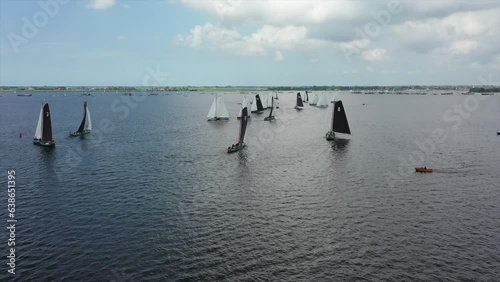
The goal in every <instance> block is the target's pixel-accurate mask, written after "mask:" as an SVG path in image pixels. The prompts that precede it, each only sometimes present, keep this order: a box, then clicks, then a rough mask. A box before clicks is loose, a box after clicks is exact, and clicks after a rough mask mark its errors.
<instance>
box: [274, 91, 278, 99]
mask: <svg viewBox="0 0 500 282" xmlns="http://www.w3.org/2000/svg"><path fill="white" fill-rule="evenodd" d="M274 100H278V91H276V98H274Z"/></svg>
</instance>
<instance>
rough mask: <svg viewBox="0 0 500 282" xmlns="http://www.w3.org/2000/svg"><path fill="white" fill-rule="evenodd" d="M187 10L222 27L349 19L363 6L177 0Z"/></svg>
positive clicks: (345, 0) (341, 1)
mask: <svg viewBox="0 0 500 282" xmlns="http://www.w3.org/2000/svg"><path fill="white" fill-rule="evenodd" d="M181 2H182V3H183V4H185V5H187V6H189V7H191V8H194V9H198V10H202V11H205V12H208V13H209V14H211V15H213V16H216V17H217V18H218V20H219V21H220V22H221V23H223V24H224V25H235V24H236V25H237V24H241V23H243V22H245V21H246V20H254V21H258V22H263V23H265V24H271V25H278V26H280V25H289V24H291V23H294V24H304V23H321V22H325V21H328V20H332V19H349V18H351V19H352V17H353V15H354V14H359V12H360V9H359V7H361V6H362V4H363V3H358V2H357V1H349V0H336V1H323V0H308V1H304V0H298V1H282V0H267V1H262V0H257V1H238V0H212V1H199V0H181Z"/></svg>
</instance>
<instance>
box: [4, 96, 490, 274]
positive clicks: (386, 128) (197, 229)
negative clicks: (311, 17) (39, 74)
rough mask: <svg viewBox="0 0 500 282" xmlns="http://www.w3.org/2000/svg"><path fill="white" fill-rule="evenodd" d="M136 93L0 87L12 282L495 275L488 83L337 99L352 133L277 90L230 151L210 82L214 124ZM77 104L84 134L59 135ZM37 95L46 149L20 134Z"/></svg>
mask: <svg viewBox="0 0 500 282" xmlns="http://www.w3.org/2000/svg"><path fill="white" fill-rule="evenodd" d="M138 95H139V93H135V94H134V96H132V97H128V96H121V95H120V94H115V93H110V94H108V93H96V94H94V96H91V97H83V96H79V93H78V94H75V93H63V92H58V93H34V94H33V96H32V97H18V96H16V95H15V94H13V93H3V97H0V142H1V144H3V146H2V148H1V149H0V160H1V169H2V173H1V175H2V181H0V183H2V186H3V187H4V188H3V190H4V192H2V193H0V202H1V203H3V204H2V205H3V207H2V208H1V209H0V220H2V221H3V222H4V224H3V226H4V227H2V228H1V229H0V230H1V232H0V235H1V237H2V238H4V239H3V240H2V243H1V244H2V246H1V248H0V249H1V250H2V254H1V255H2V257H3V258H4V259H3V260H2V261H3V263H2V265H3V266H2V267H1V268H0V269H1V272H0V280H2V281H6V280H7V279H8V278H12V275H11V274H9V273H7V270H8V266H7V265H6V262H7V259H6V256H7V255H8V248H7V241H6V238H8V236H9V234H8V233H7V230H6V228H5V227H6V226H7V223H5V222H6V220H7V219H8V218H7V191H6V190H7V170H8V169H14V170H15V172H16V186H17V187H16V219H17V220H18V222H17V223H16V277H17V278H18V280H20V281H62V280H64V281H177V280H179V281H220V280H222V281H325V280H329V281H332V280H333V281H360V280H366V281H457V280H460V281H496V280H498V278H499V277H500V245H499V242H500V184H499V183H500V166H499V163H500V136H497V135H496V131H500V99H499V98H500V95H494V96H481V95H479V96H465V95H446V96H445V95H418V96H414V95H354V94H349V93H338V94H337V95H336V98H337V99H341V100H342V101H343V104H344V107H345V111H346V114H347V118H348V120H349V125H350V128H351V131H352V135H350V136H340V135H338V138H337V140H336V141H333V142H328V141H326V140H325V138H324V134H325V133H326V132H327V131H328V129H329V126H330V119H331V114H332V107H331V104H330V106H329V107H328V108H326V109H320V108H315V107H312V106H309V105H307V104H306V105H305V109H304V110H302V111H300V112H297V111H296V110H294V109H293V106H294V104H295V93H280V94H279V95H280V96H279V103H280V109H279V110H277V111H276V114H275V116H276V119H277V120H276V121H275V122H265V121H264V120H263V119H264V116H265V115H266V114H267V111H266V113H264V114H262V115H256V114H252V118H251V121H250V122H249V125H248V129H247V134H246V143H247V147H246V148H245V149H243V150H242V151H240V152H238V153H235V154H227V153H226V148H227V147H228V146H230V145H231V144H233V143H235V142H236V141H237V135H238V128H239V121H237V120H236V118H235V116H236V114H237V113H238V111H239V108H240V105H238V104H237V103H238V102H241V100H242V98H243V95H241V94H236V93H226V94H221V96H222V97H223V98H224V101H225V103H226V106H227V108H228V110H229V113H230V114H231V115H232V118H231V119H230V120H229V121H219V122H207V121H206V115H207V113H208V110H209V108H210V105H211V103H212V100H213V98H214V96H213V95H211V94H210V93H203V94H201V93H197V92H189V93H170V95H164V94H163V93H161V94H160V95H159V96H146V95H147V93H146V94H144V96H138ZM331 96H332V94H329V100H330V99H331ZM248 97H249V98H250V97H251V95H250V94H249V95H248ZM85 100H86V101H88V105H89V109H90V112H91V115H92V120H93V130H92V133H91V134H90V135H87V136H86V137H85V138H84V139H80V138H69V137H68V132H70V131H75V130H76V129H77V128H78V125H79V123H80V121H81V117H82V111H83V101H85ZM42 101H46V102H49V104H50V109H51V114H52V126H53V135H54V140H55V142H56V144H57V145H56V148H55V149H53V150H50V149H45V148H41V147H38V146H34V145H33V144H32V142H31V141H32V138H33V135H34V131H35V127H36V122H37V118H38V114H39V110H40V105H41V102H42ZM462 108H463V110H460V109H462ZM19 133H23V137H22V138H19ZM420 165H422V166H427V167H430V168H433V169H434V172H433V173H428V174H421V173H415V172H414V167H415V166H420Z"/></svg>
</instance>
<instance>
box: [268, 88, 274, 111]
mask: <svg viewBox="0 0 500 282" xmlns="http://www.w3.org/2000/svg"><path fill="white" fill-rule="evenodd" d="M273 99H274V97H273V93H272V92H270V93H269V94H268V95H267V108H268V109H271V108H272V107H273Z"/></svg>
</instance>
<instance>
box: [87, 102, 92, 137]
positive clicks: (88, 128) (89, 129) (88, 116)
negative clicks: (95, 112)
mask: <svg viewBox="0 0 500 282" xmlns="http://www.w3.org/2000/svg"><path fill="white" fill-rule="evenodd" d="M86 111H87V128H86V130H88V131H91V130H92V119H91V118H90V111H89V106H87V109H86Z"/></svg>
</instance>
